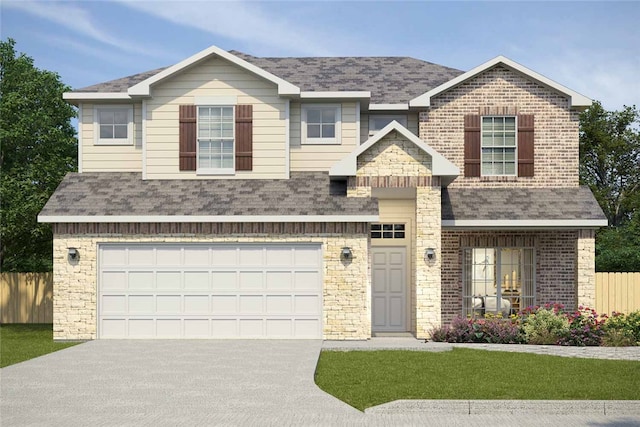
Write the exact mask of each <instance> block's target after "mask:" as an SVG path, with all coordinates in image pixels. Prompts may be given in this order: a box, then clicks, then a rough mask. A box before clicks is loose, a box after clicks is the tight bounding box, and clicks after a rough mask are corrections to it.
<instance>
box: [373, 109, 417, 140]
mask: <svg viewBox="0 0 640 427" xmlns="http://www.w3.org/2000/svg"><path fill="white" fill-rule="evenodd" d="M372 118H376V119H389V123H391V122H392V121H394V120H395V121H397V122H398V123H400V124H401V125H402V126H404V127H407V126H408V123H409V117H408V116H407V115H406V114H372V113H369V136H373V135H375V134H376V132H378V131H379V130H381V129H373V127H372V126H373V120H371V119H372ZM398 119H400V120H398ZM403 122H404V123H403Z"/></svg>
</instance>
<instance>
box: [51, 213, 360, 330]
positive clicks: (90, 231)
mask: <svg viewBox="0 0 640 427" xmlns="http://www.w3.org/2000/svg"><path fill="white" fill-rule="evenodd" d="M170 230H174V231H173V232H168V231H170ZM198 230H201V231H202V230H204V231H206V233H205V234H202V233H198ZM223 230H236V232H235V233H229V234H225V233H218V232H222V231H223ZM278 230H281V231H282V233H278V232H277V231H278ZM160 231H164V232H165V233H162V234H159V233H158V232H160ZM274 231H275V232H274ZM314 231H315V232H314ZM137 233H140V234H137ZM156 233H158V234H156ZM300 233H307V234H300ZM141 242H144V243H162V242H167V243H195V242H198V243H221V242H229V243H285V242H286V243H296V242H299V243H303V242H304V243H321V244H322V251H323V261H324V266H323V267H324V271H323V311H324V318H323V337H324V338H325V339H359V340H361V339H367V338H370V337H371V307H370V306H371V296H370V283H369V281H370V279H369V277H370V275H369V260H368V254H369V241H368V227H367V224H360V223H359V224H59V225H56V226H54V243H53V253H54V260H53V262H54V266H53V270H54V271H53V275H54V278H53V280H54V295H53V310H54V316H53V333H54V339H56V340H87V339H95V338H96V327H97V277H98V271H97V270H96V268H97V248H98V244H99V243H141ZM344 246H348V247H350V248H351V249H352V251H353V254H354V259H353V261H352V262H351V263H348V264H344V263H342V262H341V261H340V257H339V254H340V250H341V248H342V247H344ZM69 247H75V248H77V249H78V251H79V253H80V260H79V262H78V263H77V264H75V265H73V264H70V263H69V262H68V260H67V248H69Z"/></svg>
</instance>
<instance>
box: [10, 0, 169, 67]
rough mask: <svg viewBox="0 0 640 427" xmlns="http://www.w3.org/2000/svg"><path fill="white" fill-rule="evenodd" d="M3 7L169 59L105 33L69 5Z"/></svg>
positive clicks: (22, 3)
mask: <svg viewBox="0 0 640 427" xmlns="http://www.w3.org/2000/svg"><path fill="white" fill-rule="evenodd" d="M3 7H6V8H10V9H15V10H20V11H22V12H25V13H28V14H30V15H33V16H37V17H39V18H42V19H45V20H47V21H50V22H53V23H55V24H58V25H60V26H63V27H65V28H67V29H69V30H71V31H73V32H76V33H79V34H81V35H83V36H85V37H88V38H90V39H93V40H95V41H97V42H100V43H102V44H105V45H109V46H112V47H116V48H118V49H119V50H121V51H125V52H128V53H133V54H137V55H145V56H149V57H156V58H167V53H166V52H164V51H162V50H155V49H149V48H148V47H142V46H138V45H136V44H133V43H130V42H128V41H126V40H124V39H122V38H119V37H116V36H114V35H112V34H110V33H109V32H107V31H104V30H103V29H101V28H100V27H99V26H98V25H97V24H96V23H95V22H94V19H93V17H92V16H91V14H90V13H89V12H88V11H87V10H85V9H82V8H80V7H77V6H75V5H72V4H69V3H60V2H43V1H4V2H3Z"/></svg>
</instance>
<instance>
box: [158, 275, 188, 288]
mask: <svg viewBox="0 0 640 427" xmlns="http://www.w3.org/2000/svg"><path fill="white" fill-rule="evenodd" d="M156 289H158V290H163V291H177V290H180V289H182V273H181V272H179V271H158V272H157V273H156Z"/></svg>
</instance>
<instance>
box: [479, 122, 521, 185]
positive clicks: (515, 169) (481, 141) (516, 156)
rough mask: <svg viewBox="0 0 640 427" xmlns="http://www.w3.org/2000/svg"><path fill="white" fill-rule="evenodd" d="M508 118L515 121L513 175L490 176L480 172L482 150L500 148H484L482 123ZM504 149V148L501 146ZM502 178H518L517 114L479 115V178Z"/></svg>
mask: <svg viewBox="0 0 640 427" xmlns="http://www.w3.org/2000/svg"><path fill="white" fill-rule="evenodd" d="M496 117H498V118H503V119H504V118H508V117H513V119H514V120H515V129H514V138H515V145H514V147H513V148H514V165H515V167H514V172H513V173H501V174H496V173H491V174H486V173H484V172H483V171H482V164H483V155H484V154H483V151H482V150H483V149H484V148H500V147H496V146H491V147H485V146H484V142H483V137H482V136H483V128H482V125H483V122H484V119H485V118H496ZM503 148H504V146H503ZM509 148H511V147H509ZM504 164H505V163H504V159H503V165H504ZM483 176H486V177H503V176H508V177H517V176H518V115H517V114H487V115H481V116H480V177H483Z"/></svg>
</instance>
